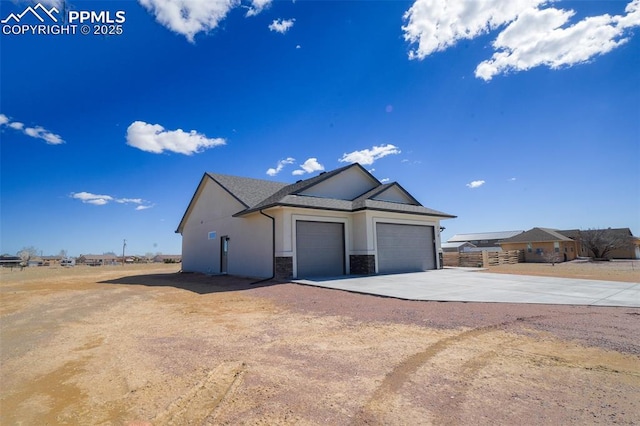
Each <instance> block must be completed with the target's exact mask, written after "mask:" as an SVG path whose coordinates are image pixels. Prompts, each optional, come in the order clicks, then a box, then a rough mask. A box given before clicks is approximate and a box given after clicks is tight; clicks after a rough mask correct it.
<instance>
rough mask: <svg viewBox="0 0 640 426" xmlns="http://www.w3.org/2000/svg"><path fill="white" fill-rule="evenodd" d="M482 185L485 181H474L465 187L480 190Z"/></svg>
mask: <svg viewBox="0 0 640 426" xmlns="http://www.w3.org/2000/svg"><path fill="white" fill-rule="evenodd" d="M484 184H485V181H483V180H474V181H472V182H469V183H468V184H467V187H469V188H471V189H474V188H480V187H481V186H482V185H484Z"/></svg>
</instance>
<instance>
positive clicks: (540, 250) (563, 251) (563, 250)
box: [501, 241, 578, 263]
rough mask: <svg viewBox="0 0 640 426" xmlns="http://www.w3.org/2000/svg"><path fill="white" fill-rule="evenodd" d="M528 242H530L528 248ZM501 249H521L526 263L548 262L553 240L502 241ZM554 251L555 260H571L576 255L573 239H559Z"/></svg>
mask: <svg viewBox="0 0 640 426" xmlns="http://www.w3.org/2000/svg"><path fill="white" fill-rule="evenodd" d="M528 244H531V247H530V248H529V246H528ZM501 246H502V250H522V252H523V253H524V261H525V262H526V263H548V262H550V259H549V257H548V254H549V253H554V252H555V251H554V250H555V248H554V244H553V242H531V243H503V244H502V245H501ZM555 253H556V260H555V261H556V262H564V261H565V255H566V260H567V261H569V260H573V259H575V258H576V257H578V252H577V250H576V243H575V241H560V247H559V250H558V252H555Z"/></svg>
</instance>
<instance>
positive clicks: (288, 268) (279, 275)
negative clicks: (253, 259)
mask: <svg viewBox="0 0 640 426" xmlns="http://www.w3.org/2000/svg"><path fill="white" fill-rule="evenodd" d="M274 275H275V278H276V279H278V280H288V279H291V278H293V257H288V256H287V257H276V270H275V274H274Z"/></svg>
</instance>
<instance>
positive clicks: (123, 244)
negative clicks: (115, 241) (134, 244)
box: [122, 240, 127, 266]
mask: <svg viewBox="0 0 640 426" xmlns="http://www.w3.org/2000/svg"><path fill="white" fill-rule="evenodd" d="M126 246H127V240H122V266H124V248H125V247H126Z"/></svg>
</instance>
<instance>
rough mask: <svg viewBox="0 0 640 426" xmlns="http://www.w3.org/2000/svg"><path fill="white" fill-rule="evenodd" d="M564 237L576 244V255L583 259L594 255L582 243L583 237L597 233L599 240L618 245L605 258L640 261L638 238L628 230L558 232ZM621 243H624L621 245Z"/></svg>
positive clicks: (573, 230)
mask: <svg viewBox="0 0 640 426" xmlns="http://www.w3.org/2000/svg"><path fill="white" fill-rule="evenodd" d="M558 232H559V233H561V234H562V235H564V236H565V237H569V238H571V239H572V240H575V241H576V242H577V243H578V255H579V256H583V257H594V253H593V252H592V251H591V250H590V249H589V248H588V247H587V246H586V245H585V244H583V243H582V238H583V237H587V238H588V237H589V235H590V234H592V233H594V232H595V233H598V234H599V237H600V238H601V239H604V240H607V241H609V242H610V243H614V244H616V245H620V247H618V248H615V249H613V250H611V251H610V252H609V253H608V254H607V257H608V258H610V259H640V238H638V237H635V236H634V235H633V233H632V232H631V229H629V228H607V229H588V230H583V231H581V230H579V229H569V230H566V231H558ZM623 242H626V244H625V243H623Z"/></svg>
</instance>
